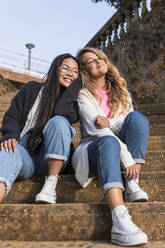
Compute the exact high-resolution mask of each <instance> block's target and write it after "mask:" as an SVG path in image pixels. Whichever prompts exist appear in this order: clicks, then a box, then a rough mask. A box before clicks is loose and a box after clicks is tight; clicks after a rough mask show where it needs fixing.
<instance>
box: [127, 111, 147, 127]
mask: <svg viewBox="0 0 165 248" xmlns="http://www.w3.org/2000/svg"><path fill="white" fill-rule="evenodd" d="M127 117H128V119H129V122H130V123H131V124H133V125H136V126H140V127H141V128H142V127H143V128H144V127H148V128H149V126H150V123H149V120H148V118H147V117H146V116H144V115H143V114H142V113H140V112H138V111H133V112H131V113H129V114H128V116H127Z"/></svg>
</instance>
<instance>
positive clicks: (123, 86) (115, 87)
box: [77, 47, 131, 117]
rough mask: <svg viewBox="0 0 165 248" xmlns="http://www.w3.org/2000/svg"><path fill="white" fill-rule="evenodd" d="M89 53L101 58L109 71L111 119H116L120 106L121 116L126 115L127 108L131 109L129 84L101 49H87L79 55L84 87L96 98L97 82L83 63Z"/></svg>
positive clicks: (107, 79) (106, 77)
mask: <svg viewBox="0 0 165 248" xmlns="http://www.w3.org/2000/svg"><path fill="white" fill-rule="evenodd" d="M87 52H92V53H94V54H96V55H97V56H98V57H99V58H101V59H103V60H104V61H105V63H106V65H107V68H108V71H107V73H106V75H105V87H106V91H108V92H109V96H110V98H109V105H110V109H111V117H114V115H115V113H116V112H117V111H118V109H119V106H121V112H120V114H122V113H124V112H125V110H126V108H128V109H129V108H130V107H131V106H130V101H129V96H130V93H129V92H128V89H127V82H126V80H125V79H124V78H123V77H121V76H120V73H119V71H118V69H117V68H116V67H115V66H114V65H113V64H112V63H111V62H110V61H109V59H108V57H107V56H106V55H105V54H104V53H103V52H102V51H101V50H99V49H96V48H93V47H85V48H83V49H81V50H80V51H79V52H78V54H77V59H78V61H79V63H80V73H81V77H82V83H83V86H84V87H85V88H87V89H88V90H89V91H90V92H91V93H92V94H93V95H94V96H95V92H94V90H95V87H96V85H95V81H94V80H93V79H92V78H91V76H90V75H89V73H88V69H87V67H86V65H85V64H84V62H83V55H84V54H85V53H87ZM128 106H129V107H128Z"/></svg>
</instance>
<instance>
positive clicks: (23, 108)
mask: <svg viewBox="0 0 165 248" xmlns="http://www.w3.org/2000/svg"><path fill="white" fill-rule="evenodd" d="M43 85H44V84H42V83H39V82H36V81H31V82H29V83H27V84H25V85H24V86H23V87H22V88H21V89H20V90H19V92H18V93H17V94H16V96H15V97H14V98H13V99H12V101H11V105H10V107H9V109H8V110H7V112H6V113H5V115H4V119H3V122H2V128H1V129H0V132H1V133H2V136H3V137H2V138H1V139H0V143H1V142H3V141H4V140H8V139H12V138H15V139H16V140H17V141H19V139H20V134H21V132H22V130H23V128H24V126H25V123H26V120H27V117H28V114H29V112H30V110H31V108H32V106H33V104H34V102H35V100H36V98H37V95H38V93H39V91H40V89H41V87H42V86H43ZM80 89H81V78H80V76H79V77H78V78H77V79H76V80H75V81H74V82H73V83H72V84H71V85H70V86H69V87H68V88H66V90H65V91H64V92H63V93H62V95H61V97H60V99H59V100H58V102H57V103H56V105H55V108H54V113H53V115H52V116H55V115H62V116H64V117H65V118H67V119H68V121H69V122H70V124H73V123H75V122H77V121H78V118H79V117H78V110H77V96H78V92H79V90H80Z"/></svg>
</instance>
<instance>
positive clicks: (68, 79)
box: [58, 58, 79, 87]
mask: <svg viewBox="0 0 165 248" xmlns="http://www.w3.org/2000/svg"><path fill="white" fill-rule="evenodd" d="M78 74H79V69H78V64H77V62H76V60H74V59H72V58H66V59H64V60H63V62H62V64H61V66H60V70H59V78H58V80H59V83H60V84H61V85H63V86H64V87H68V86H69V85H71V83H72V82H73V81H74V80H75V79H76V78H77V77H78Z"/></svg>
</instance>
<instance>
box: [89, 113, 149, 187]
mask: <svg viewBox="0 0 165 248" xmlns="http://www.w3.org/2000/svg"><path fill="white" fill-rule="evenodd" d="M148 137H149V121H148V119H147V118H146V117H145V116H144V115H142V114H141V113H139V112H137V111H133V112H131V113H129V114H128V115H127V117H126V119H125V120H124V122H123V125H122V128H121V130H120V133H119V138H120V139H121V140H122V141H123V142H124V143H125V144H126V145H127V147H128V150H129V151H130V153H131V155H132V157H133V159H134V160H135V162H136V163H141V164H144V163H145V160H144V158H145V153H146V148H147V144H148ZM88 159H89V177H94V176H98V177H99V181H100V184H101V186H102V187H103V188H104V190H105V191H107V190H108V189H110V188H121V189H122V190H124V187H123V182H122V177H121V167H120V144H119V142H118V141H117V139H116V138H115V137H113V136H103V137H100V138H97V139H95V140H94V141H93V142H92V143H90V144H89V146H88Z"/></svg>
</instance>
